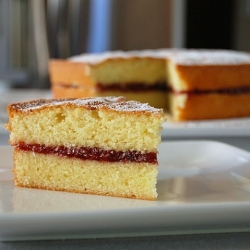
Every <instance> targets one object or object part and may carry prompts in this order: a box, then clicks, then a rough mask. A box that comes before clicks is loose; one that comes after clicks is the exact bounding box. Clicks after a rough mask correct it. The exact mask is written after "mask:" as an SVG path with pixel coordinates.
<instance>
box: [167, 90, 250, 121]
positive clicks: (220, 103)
mask: <svg viewBox="0 0 250 250" xmlns="http://www.w3.org/2000/svg"><path fill="white" fill-rule="evenodd" d="M173 95H174V94H173ZM173 95H172V97H171V98H172V105H173V106H172V109H174V110H173V111H172V114H174V115H173V116H172V119H173V120H174V121H188V120H204V119H224V118H232V117H246V116H249V115H250V102H249V100H250V93H246V94H240V95H237V94H236V95H231V94H216V93H215V94H198V95H192V94H190V95H188V94H177V95H176V96H175V97H173Z"/></svg>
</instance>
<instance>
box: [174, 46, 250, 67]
mask: <svg viewBox="0 0 250 250" xmlns="http://www.w3.org/2000/svg"><path fill="white" fill-rule="evenodd" d="M171 60H172V61H173V63H175V64H180V65H234V64H250V54H249V53H246V52H238V51H229V50H199V49H197V50H186V51H182V52H181V53H174V54H172V55H171Z"/></svg>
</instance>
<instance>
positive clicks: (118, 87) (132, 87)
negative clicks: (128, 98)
mask: <svg viewBox="0 0 250 250" xmlns="http://www.w3.org/2000/svg"><path fill="white" fill-rule="evenodd" d="M97 89H98V91H107V90H111V91H124V92H126V91H134V92H135V91H150V90H160V91H166V90H167V84H166V83H165V82H156V83H154V84H152V85H147V84H144V83H138V82H130V83H113V84H107V85H104V84H102V83H98V84H97Z"/></svg>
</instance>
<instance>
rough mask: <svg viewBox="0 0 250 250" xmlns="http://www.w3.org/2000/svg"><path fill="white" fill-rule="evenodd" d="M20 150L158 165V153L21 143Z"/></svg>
mask: <svg viewBox="0 0 250 250" xmlns="http://www.w3.org/2000/svg"><path fill="white" fill-rule="evenodd" d="M17 147H18V148H19V149H20V150H24V151H32V152H35V153H41V154H53V155H57V156H65V157H69V158H73V157H74V158H79V159H82V160H95V161H101V162H123V163H125V162H137V163H142V162H144V163H152V164H157V153H155V152H149V153H143V152H139V151H135V150H134V151H125V152H123V151H115V150H105V149H100V148H96V147H95V148H90V147H80V148H75V147H70V148H68V147H64V146H45V145H40V144H25V143H19V144H18V145H17Z"/></svg>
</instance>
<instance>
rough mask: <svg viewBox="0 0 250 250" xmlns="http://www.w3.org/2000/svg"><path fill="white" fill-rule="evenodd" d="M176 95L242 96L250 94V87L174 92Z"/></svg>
mask: <svg viewBox="0 0 250 250" xmlns="http://www.w3.org/2000/svg"><path fill="white" fill-rule="evenodd" d="M172 92H174V94H176V95H178V94H188V95H192V94H193V95H202V94H205V95H206V94H226V95H241V94H248V93H250V87H248V86H246V87H240V88H231V89H230V88H229V89H216V90H202V89H194V90H187V91H173V90H172Z"/></svg>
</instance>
